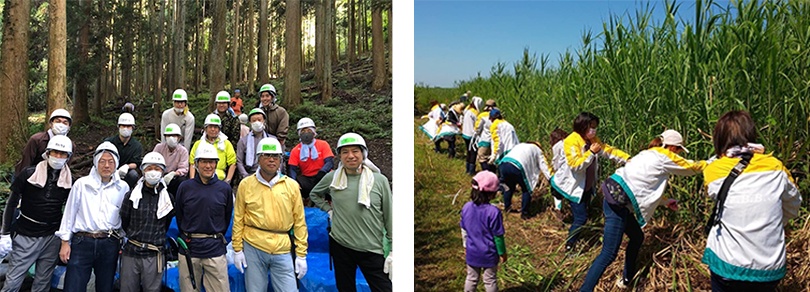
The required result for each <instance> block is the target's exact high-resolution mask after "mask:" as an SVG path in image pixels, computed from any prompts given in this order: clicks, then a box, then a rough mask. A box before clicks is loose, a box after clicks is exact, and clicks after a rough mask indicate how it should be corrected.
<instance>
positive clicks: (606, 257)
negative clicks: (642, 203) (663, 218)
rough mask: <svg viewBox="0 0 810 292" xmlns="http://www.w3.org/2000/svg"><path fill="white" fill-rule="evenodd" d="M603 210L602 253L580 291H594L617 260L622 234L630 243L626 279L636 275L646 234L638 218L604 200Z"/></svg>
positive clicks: (626, 261)
mask: <svg viewBox="0 0 810 292" xmlns="http://www.w3.org/2000/svg"><path fill="white" fill-rule="evenodd" d="M602 209H603V210H604V212H605V233H604V240H603V243H602V252H601V253H599V256H597V257H596V260H594V261H593V264H591V268H590V269H589V270H588V274H587V275H586V276H585V282H584V283H582V288H580V290H579V291H593V288H594V287H596V284H597V283H599V278H601V277H602V274H603V273H604V272H605V269H606V268H607V267H608V266H609V265H610V264H611V263H612V262H613V261H614V260H615V259H616V255H618V253H619V246H620V245H621V244H622V234H627V237H629V238H630V242H629V243H628V244H627V250H625V257H624V274H623V276H624V279H628V280H629V279H632V278H633V275H635V274H636V258H638V252H639V250H640V249H641V242H643V241H644V233H643V232H641V227H640V226H639V225H638V221H636V217H635V216H634V215H633V213H630V210H629V209H627V208H625V207H614V206H611V205H610V204H608V202H607V200H604V199H603V200H602Z"/></svg>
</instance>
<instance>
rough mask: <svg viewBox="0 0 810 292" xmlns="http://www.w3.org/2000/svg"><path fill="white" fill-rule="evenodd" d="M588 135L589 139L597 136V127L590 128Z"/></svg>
mask: <svg viewBox="0 0 810 292" xmlns="http://www.w3.org/2000/svg"><path fill="white" fill-rule="evenodd" d="M587 136H588V139H593V137H596V128H590V129H588V135H587Z"/></svg>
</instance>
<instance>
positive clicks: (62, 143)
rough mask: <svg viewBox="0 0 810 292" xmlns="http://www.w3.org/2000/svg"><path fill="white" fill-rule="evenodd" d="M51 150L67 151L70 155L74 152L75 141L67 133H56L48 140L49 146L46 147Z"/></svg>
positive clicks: (46, 149)
mask: <svg viewBox="0 0 810 292" xmlns="http://www.w3.org/2000/svg"><path fill="white" fill-rule="evenodd" d="M50 150H57V151H62V152H67V154H68V156H70V155H72V154H73V142H71V141H70V138H68V137H67V136H65V135H54V136H53V137H51V139H50V140H48V146H47V147H45V151H46V152H47V151H50Z"/></svg>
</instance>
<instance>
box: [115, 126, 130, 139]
mask: <svg viewBox="0 0 810 292" xmlns="http://www.w3.org/2000/svg"><path fill="white" fill-rule="evenodd" d="M118 133H119V134H121V136H123V137H124V138H127V137H129V136H131V135H132V129H123V128H118Z"/></svg>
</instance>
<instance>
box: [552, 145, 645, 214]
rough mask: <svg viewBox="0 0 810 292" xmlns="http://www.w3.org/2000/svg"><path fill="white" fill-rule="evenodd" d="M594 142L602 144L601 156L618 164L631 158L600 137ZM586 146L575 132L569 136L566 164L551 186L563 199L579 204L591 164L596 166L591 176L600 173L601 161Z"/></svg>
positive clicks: (553, 179) (566, 148) (555, 175)
mask: <svg viewBox="0 0 810 292" xmlns="http://www.w3.org/2000/svg"><path fill="white" fill-rule="evenodd" d="M593 142H594V143H600V144H602V151H599V153H598V155H599V156H602V157H604V158H607V159H610V160H613V161H614V162H616V163H625V162H627V159H628V158H630V155H627V153H624V152H623V151H621V150H619V149H617V148H614V147H613V146H610V145H607V144H603V143H602V141H601V140H599V138H598V137H594V138H593ZM585 144H586V142H585V139H583V138H582V136H580V135H579V133H577V132H573V133H571V134H570V135H568V137H566V138H565V140H564V141H563V149H564V150H565V163H564V164H562V167H561V168H560V169H558V170H557V172H556V173H554V176H553V177H551V186H552V187H553V188H555V189H556V190H557V191H558V192H560V194H561V195H563V197H565V198H567V199H568V200H571V201H572V202H574V203H577V204H578V203H579V200H580V199H582V194H583V193H584V192H585V179H586V178H587V176H588V173H587V170H588V168H589V167H590V166H591V164H593V163H595V164H596V165H595V167H594V168H593V173H592V174H591V175H593V176H594V177H596V175H597V174H598V173H599V160H598V159H597V157H596V155H594V154H593V152H591V151H590V150H588V149H585Z"/></svg>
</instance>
